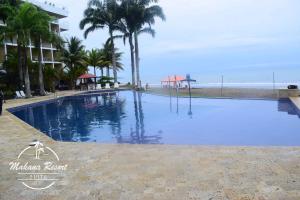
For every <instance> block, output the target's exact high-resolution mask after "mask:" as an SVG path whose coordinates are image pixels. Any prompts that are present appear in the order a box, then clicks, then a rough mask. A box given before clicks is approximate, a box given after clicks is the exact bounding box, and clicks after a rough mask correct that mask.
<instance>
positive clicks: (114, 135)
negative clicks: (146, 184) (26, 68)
mask: <svg viewBox="0 0 300 200" xmlns="http://www.w3.org/2000/svg"><path fill="white" fill-rule="evenodd" d="M10 111H11V112H12V113H13V114H14V115H16V116H17V117H19V118H20V119H22V120H24V121H25V122H27V123H28V124H30V125H32V126H34V127H35V128H37V129H39V130H41V131H42V132H43V133H45V134H47V135H48V136H49V137H52V138H53V139H55V140H59V141H81V142H99V143H129V144H195V145H196V144H201V145H239V146H243V145H280V146H281V145H282V146H292V145H293V146H294V145H300V131H299V130H300V120H299V116H300V114H299V110H298V109H296V108H295V106H294V105H293V104H292V103H291V102H290V101H289V100H287V99H286V100H285V99H284V100H279V101H275V100H274V101H272V100H232V99H202V98H194V99H189V98H176V97H165V96H156V95H151V94H145V93H140V92H135V91H123V92H113V93H102V94H99V93H98V94H91V93H88V94H85V95H80V96H72V97H65V98H60V99H57V100H52V101H48V102H44V103H39V104H33V105H30V106H24V107H19V108H14V109H11V110H10Z"/></svg>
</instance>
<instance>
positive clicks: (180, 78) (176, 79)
mask: <svg viewBox="0 0 300 200" xmlns="http://www.w3.org/2000/svg"><path fill="white" fill-rule="evenodd" d="M184 79H185V78H184V77H183V76H177V75H175V76H169V77H167V78H164V79H163V80H162V81H161V82H163V83H164V82H167V83H168V82H179V81H183V80H184Z"/></svg>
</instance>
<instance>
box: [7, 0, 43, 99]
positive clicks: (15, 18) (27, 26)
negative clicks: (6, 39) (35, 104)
mask: <svg viewBox="0 0 300 200" xmlns="http://www.w3.org/2000/svg"><path fill="white" fill-rule="evenodd" d="M36 12H37V8H36V7H35V6H33V5H32V4H30V3H23V4H21V5H20V7H19V9H16V10H14V12H13V13H12V14H11V15H10V16H8V18H7V26H6V28H5V33H6V34H7V35H9V36H11V37H13V36H17V44H18V68H19V74H20V75H19V76H20V78H21V84H22V81H23V76H24V82H25V93H26V97H27V98H30V97H31V96H32V95H31V89H30V78H29V71H28V63H27V58H28V56H27V47H28V43H29V41H30V34H31V32H32V30H33V28H34V26H35V23H36V21H37V20H38V19H37V15H36ZM22 57H23V59H22Z"/></svg>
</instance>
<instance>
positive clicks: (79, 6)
mask: <svg viewBox="0 0 300 200" xmlns="http://www.w3.org/2000/svg"><path fill="white" fill-rule="evenodd" d="M51 1H52V2H53V3H55V4H56V5H57V4H60V5H63V6H65V7H67V8H68V11H69V17H68V18H66V19H65V21H67V22H68V23H69V28H70V29H69V31H68V32H66V33H64V36H65V37H70V36H76V37H79V38H81V39H82V40H84V38H83V31H81V30H80V29H79V25H78V24H79V22H80V20H81V19H82V17H83V11H84V9H85V8H86V6H87V0H76V1H74V0H51ZM159 5H160V6H161V7H162V8H163V9H164V12H165V15H166V18H167V19H166V21H164V22H162V21H161V20H160V19H157V20H156V24H155V26H154V29H155V30H156V36H155V38H152V37H151V36H150V35H141V36H140V38H139V41H140V54H141V55H140V57H141V64H140V65H141V69H140V70H141V77H142V78H141V79H142V81H143V83H159V81H160V80H161V79H163V78H164V77H166V76H168V75H175V74H177V75H183V76H184V75H186V74H191V76H192V78H194V79H197V81H198V82H200V83H215V82H219V81H220V79H221V77H222V76H224V81H225V82H240V83H245V82H271V81H272V79H273V72H274V73H275V78H276V81H277V82H300V12H299V10H300V1H299V0H160V1H159ZM107 38H108V34H107V30H106V29H104V30H98V31H95V32H94V33H92V34H90V35H89V36H88V38H87V39H86V40H84V41H83V43H84V45H85V46H86V49H92V48H101V47H102V44H103V43H104V42H105V41H106V40H107ZM117 47H118V48H119V49H120V51H122V52H124V54H123V57H122V62H123V64H124V68H125V70H124V71H123V72H120V73H119V79H120V81H121V82H124V83H125V82H128V81H130V80H131V75H130V74H131V68H130V55H129V46H128V43H127V44H126V46H124V44H123V41H122V40H120V41H117Z"/></svg>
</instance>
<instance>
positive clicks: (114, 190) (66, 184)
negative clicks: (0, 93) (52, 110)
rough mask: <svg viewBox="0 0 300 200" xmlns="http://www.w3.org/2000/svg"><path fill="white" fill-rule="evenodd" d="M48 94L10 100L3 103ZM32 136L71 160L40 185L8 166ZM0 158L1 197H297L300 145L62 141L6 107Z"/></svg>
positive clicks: (261, 199)
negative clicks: (52, 180) (28, 184)
mask: <svg viewBox="0 0 300 200" xmlns="http://www.w3.org/2000/svg"><path fill="white" fill-rule="evenodd" d="M71 94H74V92H68V93H65V94H59V96H63V95H71ZM49 98H53V97H51V96H48V97H40V98H34V99H24V100H12V101H8V102H7V104H6V105H5V106H6V108H8V107H14V106H18V105H24V104H28V103H31V102H38V101H42V100H45V99H49ZM34 139H38V140H41V141H42V142H43V143H45V144H46V145H47V146H49V147H51V148H52V149H53V150H55V151H56V152H57V154H58V155H59V156H60V158H61V161H62V162H64V163H66V164H68V169H67V172H66V174H65V176H64V178H63V179H62V180H61V181H58V182H56V184H55V185H54V186H52V187H51V188H49V189H47V190H43V191H34V190H31V189H27V188H25V187H24V186H23V185H22V184H21V183H20V182H19V181H17V178H16V174H15V173H14V172H12V171H10V170H9V162H10V161H12V160H14V159H15V158H16V157H17V156H18V154H19V153H20V151H21V150H22V149H24V148H25V147H27V146H28V144H29V143H30V142H31V141H32V140H34ZM0 164H1V166H0V199H1V200H2V199H3V200H11V199H17V200H19V199H25V200H29V199H37V200H50V199H51V200H52V199H53V200H54V199H55V200H56V199H64V200H77V199H78V200H81V199H97V200H106V199H107V200H115V199H120V200H123V199H124V200H125V199H126V200H134V199H137V200H147V199H149V200H150V199H165V200H169V199H170V200H177V199H178V200H185V199H191V200H196V199H197V200H198V199H199V200H299V199H300V147H268V148H267V147H221V146H177V145H173V146H172V145H103V144H93V143H62V142H56V141H53V140H52V139H50V138H49V137H47V136H45V135H44V134H42V133H40V132H39V131H38V130H36V129H34V128H32V127H31V126H29V125H27V124H25V123H24V122H22V121H20V120H19V119H17V118H16V117H14V116H13V115H12V114H10V113H8V112H7V111H4V115H3V116H1V117H0Z"/></svg>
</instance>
